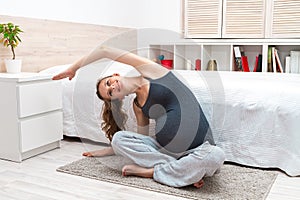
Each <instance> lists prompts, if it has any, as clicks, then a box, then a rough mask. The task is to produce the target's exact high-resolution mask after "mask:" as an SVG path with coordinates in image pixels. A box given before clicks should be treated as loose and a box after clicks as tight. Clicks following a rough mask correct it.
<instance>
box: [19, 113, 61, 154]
mask: <svg viewBox="0 0 300 200" xmlns="http://www.w3.org/2000/svg"><path fill="white" fill-rule="evenodd" d="M19 127H20V132H21V133H22V134H21V152H26V151H29V150H32V149H35V148H38V147H41V146H43V145H47V144H50V143H51V142H55V141H59V140H61V139H62V135H63V133H62V130H63V128H62V112H61V111H56V112H53V113H47V114H45V115H42V116H39V117H33V118H29V119H24V120H21V121H20V123H19Z"/></svg>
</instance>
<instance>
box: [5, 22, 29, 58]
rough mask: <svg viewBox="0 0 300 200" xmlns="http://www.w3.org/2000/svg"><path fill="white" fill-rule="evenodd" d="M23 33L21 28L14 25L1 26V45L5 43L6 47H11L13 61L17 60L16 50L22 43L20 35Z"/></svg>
mask: <svg viewBox="0 0 300 200" xmlns="http://www.w3.org/2000/svg"><path fill="white" fill-rule="evenodd" d="M21 32H23V31H22V30H21V29H20V28H19V26H17V25H14V24H13V23H6V24H0V34H1V35H2V36H0V43H3V45H4V46H5V47H10V49H11V52H12V54H13V57H12V59H13V60H14V59H15V58H16V54H15V48H16V47H17V46H18V45H19V43H20V42H22V41H21V39H20V37H19V34H20V33H21Z"/></svg>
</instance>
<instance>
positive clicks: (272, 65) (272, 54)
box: [268, 47, 283, 73]
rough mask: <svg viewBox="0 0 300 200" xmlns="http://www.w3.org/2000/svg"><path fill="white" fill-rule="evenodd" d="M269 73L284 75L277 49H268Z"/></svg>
mask: <svg viewBox="0 0 300 200" xmlns="http://www.w3.org/2000/svg"><path fill="white" fill-rule="evenodd" d="M268 72H274V73H277V72H279V73H283V67H282V64H281V61H280V58H279V55H278V50H277V49H276V47H269V48H268Z"/></svg>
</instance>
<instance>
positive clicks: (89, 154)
mask: <svg viewBox="0 0 300 200" xmlns="http://www.w3.org/2000/svg"><path fill="white" fill-rule="evenodd" d="M82 155H83V156H87V157H100V156H103V150H96V151H88V152H84V153H82Z"/></svg>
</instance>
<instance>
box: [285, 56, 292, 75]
mask: <svg viewBox="0 0 300 200" xmlns="http://www.w3.org/2000/svg"><path fill="white" fill-rule="evenodd" d="M290 63H291V56H287V57H285V73H291V64H290Z"/></svg>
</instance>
